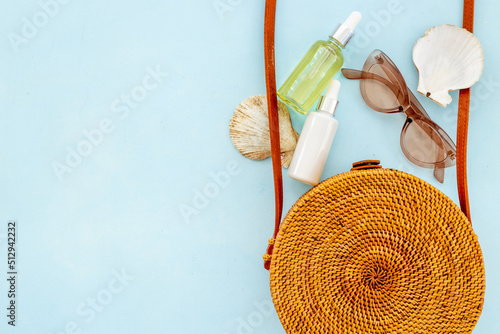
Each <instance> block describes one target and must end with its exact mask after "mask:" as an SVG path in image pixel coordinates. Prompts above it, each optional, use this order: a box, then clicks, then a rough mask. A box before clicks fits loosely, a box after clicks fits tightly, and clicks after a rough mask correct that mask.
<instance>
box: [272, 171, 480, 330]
mask: <svg viewBox="0 0 500 334" xmlns="http://www.w3.org/2000/svg"><path fill="white" fill-rule="evenodd" d="M270 275H271V277H270V279H271V294H272V297H273V301H274V304H275V306H276V310H277V312H278V315H279V317H280V319H281V322H282V324H283V326H284V328H285V330H286V331H287V333H301V334H304V333H322V334H325V333H373V334H378V333H381V334H382V333H384V334H385V333H405V334H410V333H425V334H429V333H470V332H472V329H473V328H474V326H475V324H476V322H477V320H478V318H479V316H480V314H481V310H482V306H483V297H484V289H485V273H484V265H483V257H482V253H481V249H480V247H479V243H478V240H477V237H476V235H475V234H474V231H473V229H472V226H471V225H470V223H469V221H468V220H467V218H466V217H465V215H464V214H463V213H462V212H461V211H460V209H459V208H458V207H457V206H456V205H455V204H454V203H453V202H452V201H451V200H450V199H449V198H448V197H446V196H445V195H444V194H443V193H441V192H440V191H439V190H437V189H436V188H434V187H433V186H431V185H430V184H428V183H426V182H424V181H422V180H420V179H418V178H416V177H414V176H412V175H409V174H406V173H403V172H398V171H393V170H389V169H376V170H362V171H352V172H349V173H344V174H340V175H337V176H335V177H333V178H331V179H328V180H326V181H325V182H323V183H321V184H319V185H318V186H316V187H314V188H313V189H311V190H310V191H309V192H307V193H306V194H305V195H304V196H302V197H301V198H300V199H299V200H298V201H297V203H296V204H295V205H294V206H293V207H292V208H291V209H290V211H289V212H288V214H287V216H286V217H285V219H284V220H283V223H282V226H281V229H280V232H279V234H278V237H277V239H276V241H275V248H274V254H273V256H272V265H271V272H270Z"/></svg>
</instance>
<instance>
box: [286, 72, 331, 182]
mask: <svg viewBox="0 0 500 334" xmlns="http://www.w3.org/2000/svg"><path fill="white" fill-rule="evenodd" d="M339 90H340V81H338V80H332V81H331V83H330V85H329V86H328V89H327V91H326V95H325V96H322V97H321V99H320V101H319V103H318V108H317V112H311V113H309V114H308V115H307V118H306V121H305V123H304V127H303V128H302V133H301V134H300V137H299V142H298V143H297V147H296V149H295V153H294V154H293V158H292V162H291V164H290V167H289V168H288V176H289V177H291V178H293V179H295V180H298V181H301V182H304V183H307V184H310V185H313V186H314V185H317V184H318V183H319V180H320V178H321V173H322V172H323V168H324V167H325V163H326V159H327V158H328V153H330V147H331V146H332V142H333V138H334V137H335V133H336V132H337V127H338V125H339V122H338V121H337V120H336V119H335V118H333V114H334V113H335V109H336V108H337V105H338V102H339V101H338V100H337V97H338V94H339Z"/></svg>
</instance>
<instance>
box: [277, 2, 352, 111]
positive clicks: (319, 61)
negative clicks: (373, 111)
mask: <svg viewBox="0 0 500 334" xmlns="http://www.w3.org/2000/svg"><path fill="white" fill-rule="evenodd" d="M360 20H361V14H360V13H359V12H353V13H352V14H351V15H350V16H349V18H348V19H347V20H346V21H345V22H344V23H343V24H340V25H339V26H338V27H337V29H335V31H334V32H333V33H332V34H331V35H330V38H329V39H328V40H327V41H317V42H316V43H314V44H313V45H312V46H311V48H310V49H309V51H307V53H306V55H305V56H304V58H302V60H301V61H300V63H299V64H298V65H297V67H296V68H295V69H294V70H293V72H292V74H290V76H289V77H288V79H287V80H286V81H285V83H284V84H283V86H281V88H280V89H279V91H278V96H279V97H280V99H281V100H282V101H283V102H285V103H286V104H287V105H288V106H290V107H291V108H293V109H294V110H295V111H298V112H300V113H302V114H307V112H308V111H309V110H310V109H311V107H312V106H313V105H314V103H315V102H316V101H317V100H318V97H319V96H320V95H321V93H323V91H324V90H325V88H326V86H327V85H328V83H329V82H330V80H331V79H332V78H333V76H334V75H335V74H336V73H337V72H338V71H339V70H340V68H341V67H342V65H343V64H344V56H343V55H342V50H343V49H344V47H345V46H346V44H347V43H348V42H349V40H350V39H351V37H352V36H353V34H354V29H355V28H356V26H357V25H358V23H359V21H360Z"/></svg>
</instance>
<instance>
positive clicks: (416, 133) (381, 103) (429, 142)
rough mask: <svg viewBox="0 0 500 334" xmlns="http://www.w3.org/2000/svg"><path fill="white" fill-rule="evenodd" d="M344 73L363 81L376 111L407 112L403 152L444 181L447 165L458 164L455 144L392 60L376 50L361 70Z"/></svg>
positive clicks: (368, 100)
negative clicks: (427, 111)
mask: <svg viewBox="0 0 500 334" xmlns="http://www.w3.org/2000/svg"><path fill="white" fill-rule="evenodd" d="M342 74H343V75H344V76H345V77H346V78H347V79H358V80H360V84H359V88H360V90H361V95H362V96H363V100H365V102H366V104H367V105H368V106H369V107H370V108H372V109H373V110H375V111H378V112H382V113H387V114H391V113H399V112H402V113H404V114H405V115H406V122H405V123H404V125H403V130H402V131H401V137H400V143H401V149H402V150H403V153H404V155H405V156H406V157H407V158H408V160H410V161H411V162H412V163H414V164H415V165H417V166H420V167H425V168H434V177H435V178H436V180H438V181H439V182H441V183H443V181H444V168H446V167H450V166H453V165H455V164H456V151H457V149H456V146H455V143H454V142H453V140H452V139H451V138H450V136H448V134H447V133H446V132H445V131H444V130H443V129H442V128H441V127H440V126H439V125H437V124H436V123H435V122H434V121H432V120H431V119H430V117H429V115H427V113H426V112H425V110H424V108H423V107H422V105H421V104H420V103H419V102H418V100H417V98H416V97H415V95H413V93H412V92H411V91H410V89H409V88H408V86H407V85H406V82H405V80H404V78H403V75H402V74H401V72H400V71H399V70H398V68H397V67H396V65H395V64H394V63H393V62H392V60H391V59H390V58H389V57H388V56H387V55H386V54H385V53H383V52H382V51H380V50H374V51H373V52H372V53H371V54H370V55H369V56H368V59H366V62H365V65H364V66H363V70H362V71H358V70H353V69H347V68H345V69H342Z"/></svg>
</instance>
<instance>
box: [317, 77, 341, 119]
mask: <svg viewBox="0 0 500 334" xmlns="http://www.w3.org/2000/svg"><path fill="white" fill-rule="evenodd" d="M339 90H340V81H338V80H332V81H330V84H329V85H328V88H327V89H326V94H325V95H324V96H322V97H321V98H320V99H319V102H318V108H317V110H318V111H324V112H327V113H329V114H331V115H332V116H333V114H335V109H337V105H338V104H339V100H338V96H339Z"/></svg>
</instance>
